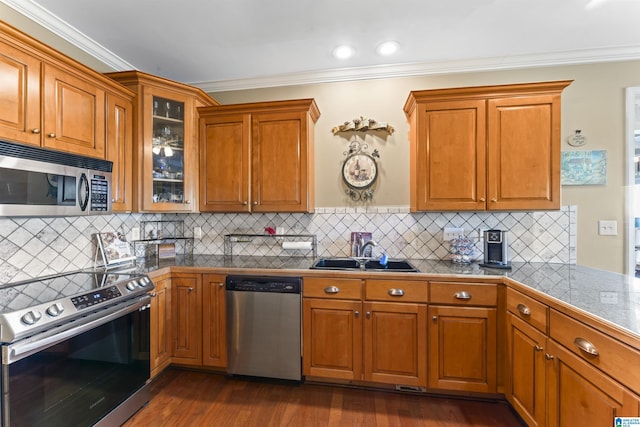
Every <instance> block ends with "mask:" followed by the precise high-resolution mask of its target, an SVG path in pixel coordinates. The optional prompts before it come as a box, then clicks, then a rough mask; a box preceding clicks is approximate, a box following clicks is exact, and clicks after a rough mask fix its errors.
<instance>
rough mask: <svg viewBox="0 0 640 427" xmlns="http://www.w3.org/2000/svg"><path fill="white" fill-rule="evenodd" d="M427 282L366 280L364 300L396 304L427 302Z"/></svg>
mask: <svg viewBox="0 0 640 427" xmlns="http://www.w3.org/2000/svg"><path fill="white" fill-rule="evenodd" d="M428 298H429V292H428V282H426V281H419V280H385V279H367V280H366V282H365V299H367V300H377V301H397V302H427V301H428Z"/></svg>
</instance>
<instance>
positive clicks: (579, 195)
mask: <svg viewBox="0 0 640 427" xmlns="http://www.w3.org/2000/svg"><path fill="white" fill-rule="evenodd" d="M549 80H574V82H573V83H572V84H571V85H570V86H569V87H568V88H567V89H565V91H564V92H563V99H562V149H563V150H571V149H573V148H572V147H570V146H569V145H568V144H567V143H566V138H567V137H568V136H569V135H571V134H573V132H574V131H575V130H576V129H580V130H581V131H582V133H583V134H584V135H586V136H587V138H588V144H587V145H586V146H585V147H583V148H580V149H584V150H595V149H606V150H607V156H608V173H607V185H605V186H580V187H563V188H562V204H564V205H577V206H578V233H577V235H578V241H577V248H578V249H577V262H578V264H582V265H587V266H592V267H596V268H603V269H607V270H612V271H619V272H622V271H623V269H624V241H625V239H624V221H625V218H624V193H625V192H624V170H625V168H624V162H625V160H624V156H625V136H624V117H625V112H624V105H625V101H624V93H625V88H626V87H628V86H638V85H640V61H630V62H618V63H605V64H595V65H574V66H561V67H545V68H530V69H523V70H516V71H500V72H478V73H464V74H450V75H442V76H425V77H411V78H394V79H379V80H369V81H354V82H341V83H327V84H316V85H307V86H290V87H280V88H266V89H255V90H244V91H231V92H219V93H214V94H212V95H213V96H214V97H215V98H216V99H217V100H218V101H219V102H221V103H223V104H227V103H237V102H253V101H265V100H276V99H287V98H307V97H312V98H315V99H316V102H317V104H318V106H319V108H320V111H321V113H322V115H321V117H320V119H319V120H318V123H317V125H316V149H315V153H316V154H315V155H316V161H315V167H316V177H315V178H316V206H319V207H330V206H351V205H352V203H351V202H350V201H349V200H348V198H347V197H346V196H345V195H344V192H343V190H342V186H341V183H340V166H341V161H342V160H343V159H344V155H343V152H344V150H345V149H346V147H347V145H348V142H347V140H345V139H344V138H342V137H340V136H334V135H332V133H331V131H330V130H331V128H332V127H333V126H335V125H338V124H340V123H342V122H343V121H345V120H351V119H353V118H355V117H358V116H360V115H363V116H366V117H370V118H374V119H376V120H378V121H386V122H389V123H390V124H392V125H393V126H394V127H395V129H396V132H395V133H394V134H393V135H391V136H390V137H388V138H387V139H386V141H385V140H382V139H376V138H374V137H371V136H367V137H366V141H367V142H368V143H369V146H370V148H371V149H373V148H377V149H378V150H379V151H380V154H381V158H380V161H379V163H380V168H381V170H382V174H381V176H380V180H379V185H378V187H377V188H376V192H375V196H374V199H373V202H372V204H373V205H375V206H406V205H408V204H409V192H408V186H409V169H408V161H409V150H408V149H409V142H408V124H407V121H406V118H405V116H404V112H403V110H402V107H403V105H404V102H405V101H406V98H407V96H408V94H409V92H410V91H411V90H421V89H431V88H443V87H459V86H476V85H490V84H507V83H522V82H534V81H549ZM599 219H614V220H617V221H618V230H619V234H618V236H600V235H598V220H599Z"/></svg>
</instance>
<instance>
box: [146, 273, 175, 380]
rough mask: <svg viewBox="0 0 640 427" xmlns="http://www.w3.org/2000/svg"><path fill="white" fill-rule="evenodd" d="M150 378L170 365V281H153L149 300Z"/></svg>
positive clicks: (168, 279)
mask: <svg viewBox="0 0 640 427" xmlns="http://www.w3.org/2000/svg"><path fill="white" fill-rule="evenodd" d="M149 311H150V316H151V331H150V346H151V350H150V354H149V358H150V361H151V378H153V377H155V376H156V375H158V374H159V373H160V372H162V371H163V370H164V368H166V367H167V366H168V365H169V363H171V279H170V278H167V279H162V280H158V281H155V289H154V291H153V293H152V298H151V308H150V310H149Z"/></svg>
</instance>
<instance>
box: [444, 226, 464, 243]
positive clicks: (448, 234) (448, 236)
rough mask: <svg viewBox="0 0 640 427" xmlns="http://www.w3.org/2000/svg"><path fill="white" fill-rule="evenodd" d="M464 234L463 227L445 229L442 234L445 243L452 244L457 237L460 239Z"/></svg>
mask: <svg viewBox="0 0 640 427" xmlns="http://www.w3.org/2000/svg"><path fill="white" fill-rule="evenodd" d="M462 234H464V228H461V227H445V228H444V231H443V232H442V240H443V241H445V242H450V241H451V240H453V239H455V238H456V237H460V236H461V235H462Z"/></svg>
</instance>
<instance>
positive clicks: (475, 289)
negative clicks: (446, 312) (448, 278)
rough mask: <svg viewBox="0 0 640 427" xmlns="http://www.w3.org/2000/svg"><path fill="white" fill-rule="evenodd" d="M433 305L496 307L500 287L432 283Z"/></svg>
mask: <svg viewBox="0 0 640 427" xmlns="http://www.w3.org/2000/svg"><path fill="white" fill-rule="evenodd" d="M429 286H430V288H431V298H429V302H431V303H433V304H456V305H496V304H497V302H498V285H495V284H491V283H488V284H483V283H462V282H430V283H429Z"/></svg>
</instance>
